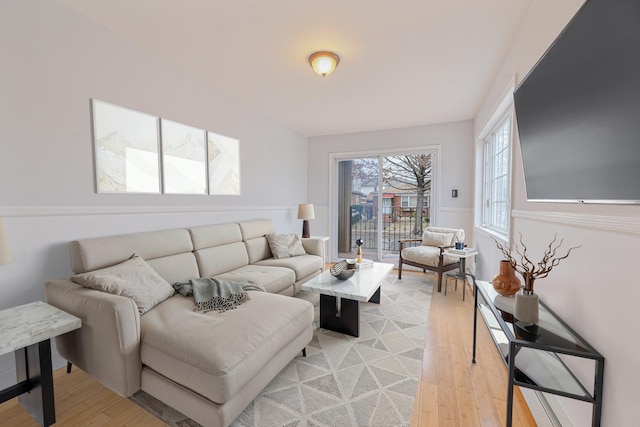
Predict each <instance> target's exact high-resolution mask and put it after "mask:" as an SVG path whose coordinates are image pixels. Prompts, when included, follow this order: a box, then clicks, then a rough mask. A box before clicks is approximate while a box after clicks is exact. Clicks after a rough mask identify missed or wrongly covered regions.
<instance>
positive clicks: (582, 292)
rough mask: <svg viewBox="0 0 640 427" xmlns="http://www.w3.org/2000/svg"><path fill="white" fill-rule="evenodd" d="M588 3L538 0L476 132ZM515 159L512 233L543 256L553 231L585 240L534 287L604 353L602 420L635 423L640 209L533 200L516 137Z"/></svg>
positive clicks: (491, 263) (565, 403)
mask: <svg viewBox="0 0 640 427" xmlns="http://www.w3.org/2000/svg"><path fill="white" fill-rule="evenodd" d="M582 3H583V0H565V1H561V2H559V1H556V0H537V1H534V2H531V5H530V7H529V10H528V12H527V14H526V16H525V17H524V20H523V22H522V24H521V25H520V27H519V30H518V32H517V33H516V35H515V38H514V41H513V43H512V45H511V47H510V49H509V51H508V53H507V55H506V57H505V59H504V62H503V63H502V64H500V66H499V68H498V71H497V74H496V78H495V80H494V81H493V84H492V87H491V90H490V91H489V93H488V96H487V97H486V99H485V101H484V103H483V105H482V107H481V109H480V112H479V113H478V115H477V117H476V121H475V136H476V137H477V136H478V133H479V132H480V129H482V128H483V127H484V125H485V124H486V121H487V119H488V117H489V116H490V115H491V114H492V110H493V108H494V106H495V105H496V104H497V103H498V102H499V101H500V96H501V91H502V90H503V89H504V87H506V86H507V85H508V83H509V81H510V80H512V79H513V78H514V76H515V79H516V84H517V83H518V82H520V81H522V79H523V78H524V76H526V74H527V73H528V71H529V70H530V69H531V68H532V67H533V65H534V64H535V63H536V61H537V60H538V58H539V57H540V56H541V55H542V54H543V53H544V52H545V51H546V49H547V48H548V47H549V45H550V44H551V43H552V42H553V40H554V39H555V38H556V36H557V35H558V34H559V33H560V31H561V30H562V29H563V28H564V26H565V25H566V24H567V23H568V22H569V20H570V19H571V18H572V17H573V15H574V14H575V13H576V12H577V10H578V9H579V8H580V6H581V5H582ZM515 142H516V146H515V148H514V164H513V189H512V205H513V208H514V211H513V214H512V238H514V237H518V234H519V233H522V235H523V238H524V241H525V242H526V244H527V246H528V248H529V249H530V250H531V251H532V254H534V257H539V256H540V255H541V253H542V251H544V249H545V248H546V246H547V245H548V244H549V242H550V241H551V239H552V238H553V235H554V234H555V233H557V234H558V237H562V238H564V239H565V241H566V242H567V243H566V244H565V247H568V246H569V245H570V246H575V245H582V247H581V248H580V249H577V250H576V251H574V252H573V253H572V254H571V256H570V257H569V258H568V259H567V260H564V261H563V262H562V263H561V264H560V265H559V266H558V267H556V268H554V269H553V271H552V272H551V274H550V275H549V277H548V278H545V279H541V280H538V281H537V282H536V284H535V290H536V292H537V293H538V294H539V295H540V299H541V300H542V301H544V302H545V303H547V304H548V305H549V306H550V307H551V308H552V310H554V311H555V312H556V313H557V314H558V315H559V316H560V317H562V318H563V319H564V320H565V321H566V322H567V323H568V324H569V325H570V326H571V327H572V328H574V329H575V330H576V331H577V332H578V333H579V334H581V335H582V336H583V337H584V338H585V339H586V340H588V341H589V342H590V343H591V344H592V345H593V346H594V347H595V348H596V349H597V350H598V351H599V352H601V353H602V354H603V355H604V357H605V360H606V362H605V384H604V405H603V418H602V425H604V426H629V425H635V424H636V421H635V420H636V418H637V417H636V412H637V411H636V405H637V402H638V399H639V398H640V393H639V392H638V384H640V369H638V367H637V360H638V354H640V339H639V338H640V334H639V333H638V331H637V328H636V325H637V324H638V319H637V311H636V310H637V307H636V306H637V302H638V301H639V300H640V287H639V286H638V285H637V280H638V275H637V273H636V271H635V266H636V265H637V259H638V256H637V254H636V253H635V248H637V247H639V246H640V206H621V205H618V206H616V205H578V204H564V203H532V202H527V200H526V194H525V187H524V177H523V171H522V162H521V157H520V149H519V141H518V140H517V135H516V141H515ZM475 238H476V246H477V247H478V248H479V249H480V251H481V253H482V256H481V257H479V259H478V261H479V265H478V271H481V272H483V274H484V277H482V279H485V280H490V279H491V277H492V275H493V274H496V273H497V271H498V261H497V260H499V259H500V258H501V257H500V255H499V253H498V252H497V249H496V248H495V244H494V242H493V240H492V239H491V238H490V236H489V235H487V234H485V233H482V232H476V233H475ZM573 365H574V366H575V367H576V368H577V370H578V373H579V376H580V378H582V379H584V380H585V381H589V380H592V378H593V374H592V371H589V369H587V368H586V367H585V366H583V365H577V364H573ZM560 403H561V405H562V407H563V409H564V410H565V412H566V413H567V415H568V416H569V418H570V419H571V421H572V422H573V425H574V426H576V427H577V426H584V425H590V407H589V406H586V405H584V404H577V403H576V402H575V401H569V400H565V399H562V400H561V402H560Z"/></svg>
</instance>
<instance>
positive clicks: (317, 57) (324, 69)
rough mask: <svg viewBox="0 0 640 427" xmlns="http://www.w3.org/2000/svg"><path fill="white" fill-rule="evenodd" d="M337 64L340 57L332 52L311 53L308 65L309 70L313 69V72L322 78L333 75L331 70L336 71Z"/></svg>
mask: <svg viewBox="0 0 640 427" xmlns="http://www.w3.org/2000/svg"><path fill="white" fill-rule="evenodd" d="M339 63H340V57H339V56H338V55H336V54H335V53H333V52H327V51H321V52H316V53H312V54H311V56H310V57H309V64H310V65H311V68H313V71H315V72H316V73H318V74H319V75H321V76H322V77H326V76H328V75H329V74H331V73H333V70H335V69H336V67H337V66H338V64H339Z"/></svg>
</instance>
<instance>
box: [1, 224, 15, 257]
mask: <svg viewBox="0 0 640 427" xmlns="http://www.w3.org/2000/svg"><path fill="white" fill-rule="evenodd" d="M12 261H13V257H12V256H11V249H10V248H9V239H8V238H7V233H5V231H4V224H3V223H2V217H0V265H5V264H9V263H10V262H12Z"/></svg>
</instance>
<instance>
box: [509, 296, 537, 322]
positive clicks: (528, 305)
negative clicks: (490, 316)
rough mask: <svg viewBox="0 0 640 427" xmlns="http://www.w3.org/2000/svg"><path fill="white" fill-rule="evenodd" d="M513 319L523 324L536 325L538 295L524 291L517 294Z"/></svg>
mask: <svg viewBox="0 0 640 427" xmlns="http://www.w3.org/2000/svg"><path fill="white" fill-rule="evenodd" d="M513 317H515V318H516V320H519V321H520V322H523V323H531V324H533V323H538V295H536V294H534V293H533V292H531V293H529V291H525V290H524V289H523V290H522V291H520V292H518V293H517V294H516V304H515V307H514V310H513Z"/></svg>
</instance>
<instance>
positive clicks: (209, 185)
mask: <svg viewBox="0 0 640 427" xmlns="http://www.w3.org/2000/svg"><path fill="white" fill-rule="evenodd" d="M91 106H92V113H93V140H94V150H95V167H96V191H97V192H98V193H138V194H140V193H143V194H144V193H147V194H160V193H164V194H215V195H239V194H240V142H239V141H238V140H237V139H234V138H230V137H228V136H224V135H220V134H217V133H213V132H208V131H205V130H203V129H198V128H194V127H192V126H188V125H184V124H181V123H176V122H173V121H171V120H166V119H161V118H159V117H155V116H151V115H148V114H145V113H140V112H138V111H133V110H130V109H127V108H123V107H119V106H117V105H113V104H108V103H106V102H102V101H98V100H95V99H94V100H92V102H91Z"/></svg>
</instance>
